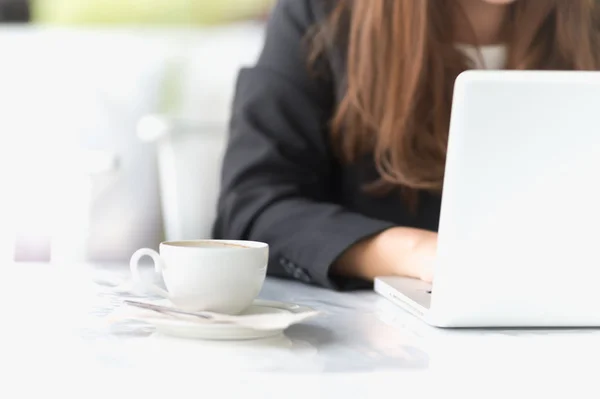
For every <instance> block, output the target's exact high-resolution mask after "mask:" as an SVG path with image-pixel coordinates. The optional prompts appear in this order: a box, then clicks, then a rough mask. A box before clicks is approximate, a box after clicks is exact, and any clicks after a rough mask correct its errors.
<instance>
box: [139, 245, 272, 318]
mask: <svg viewBox="0 0 600 399" xmlns="http://www.w3.org/2000/svg"><path fill="white" fill-rule="evenodd" d="M159 252H160V253H158V252H156V251H154V250H152V249H149V248H142V249H139V250H137V251H136V252H135V253H134V254H133V256H132V257H131V261H130V268H131V273H132V274H133V278H134V280H135V281H136V282H137V283H140V284H141V285H142V286H143V287H145V288H146V289H147V290H148V291H150V292H152V293H153V294H156V295H159V296H161V297H163V298H167V299H169V300H170V301H171V303H172V304H173V305H174V306H176V307H178V308H181V309H183V310H190V311H202V310H204V311H212V312H218V313H224V314H239V313H241V312H243V311H244V310H246V309H247V308H248V307H249V306H250V305H252V302H253V301H254V300H255V299H256V297H257V296H258V294H259V293H260V291H261V289H262V286H263V283H264V281H265V277H266V272H267V262H268V258H269V246H268V244H265V243H262V242H255V241H234V240H191V241H167V242H163V243H161V244H160V247H159ZM144 256H149V257H151V258H152V260H153V261H154V266H155V270H156V271H157V272H160V273H162V276H163V279H164V281H165V286H166V288H167V290H166V291H165V290H163V289H162V288H160V287H158V286H156V285H154V284H150V283H147V282H144V281H143V279H142V278H141V276H140V273H139V269H138V265H139V261H140V259H141V258H143V257H144Z"/></svg>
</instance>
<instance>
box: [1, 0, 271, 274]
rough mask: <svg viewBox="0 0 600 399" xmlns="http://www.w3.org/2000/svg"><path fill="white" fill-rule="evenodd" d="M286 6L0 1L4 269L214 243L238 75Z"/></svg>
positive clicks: (154, 0) (203, 0)
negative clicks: (180, 243) (275, 11)
mask: <svg viewBox="0 0 600 399" xmlns="http://www.w3.org/2000/svg"><path fill="white" fill-rule="evenodd" d="M273 3H274V0H30V1H27V0H0V51H1V52H2V55H1V57H0V59H1V62H0V110H1V111H0V112H1V116H0V132H1V133H2V134H1V136H0V137H3V140H4V142H3V143H2V145H0V174H1V176H0V182H1V183H2V185H3V187H2V188H3V190H2V194H0V205H1V206H0V213H1V214H0V260H6V261H23V262H28V261H42V262H60V263H65V262H70V261H72V262H81V261H93V262H98V261H99V262H111V261H115V262H122V261H123V260H128V259H129V257H130V255H131V254H132V253H133V251H135V250H136V249H138V248H140V247H151V248H157V246H158V243H160V241H162V240H165V239H194V238H207V237H209V236H210V226H211V224H212V221H213V218H214V211H215V209H214V207H215V204H216V196H217V192H218V177H219V172H220V160H221V156H222V151H223V148H224V145H225V139H226V137H225V136H226V132H227V124H228V119H229V111H230V110H229V106H230V102H231V100H232V95H233V90H234V85H235V79H236V76H237V72H238V70H239V68H241V67H243V66H245V65H251V64H252V63H253V62H254V61H255V60H256V57H257V55H258V52H259V51H260V47H261V45H262V40H263V29H264V22H265V19H266V18H267V16H268V14H269V11H270V9H271V8H272V6H273Z"/></svg>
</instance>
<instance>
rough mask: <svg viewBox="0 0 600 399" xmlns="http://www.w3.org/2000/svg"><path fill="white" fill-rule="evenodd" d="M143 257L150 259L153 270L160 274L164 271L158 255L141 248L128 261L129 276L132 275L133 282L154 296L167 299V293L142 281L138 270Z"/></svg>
mask: <svg viewBox="0 0 600 399" xmlns="http://www.w3.org/2000/svg"><path fill="white" fill-rule="evenodd" d="M144 256H149V257H151V258H152V261H153V262H154V270H155V271H156V272H161V273H162V271H163V269H164V266H165V262H164V261H163V259H162V258H161V257H160V255H159V253H158V252H156V251H155V250H153V249H149V248H142V249H138V250H137V251H135V253H134V254H133V255H132V256H131V260H130V261H129V268H130V269H131V274H132V275H133V280H134V281H135V282H137V283H140V284H142V286H143V287H144V288H145V289H146V290H148V291H150V292H152V293H153V294H156V295H158V296H161V297H163V298H167V299H169V297H170V295H169V293H168V292H167V291H165V290H163V289H162V288H160V287H157V286H156V285H154V284H150V283H147V282H145V281H144V280H143V279H142V276H141V275H140V271H139V269H138V266H139V263H140V260H141V259H142V258H143V257H144Z"/></svg>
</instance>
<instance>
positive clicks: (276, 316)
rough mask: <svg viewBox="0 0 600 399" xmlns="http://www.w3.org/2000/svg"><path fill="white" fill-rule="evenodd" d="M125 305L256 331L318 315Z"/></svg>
mask: <svg viewBox="0 0 600 399" xmlns="http://www.w3.org/2000/svg"><path fill="white" fill-rule="evenodd" d="M124 303H125V304H127V305H131V306H135V307H138V308H143V309H148V310H152V311H155V312H158V313H163V314H180V315H185V316H193V317H199V318H201V319H204V320H212V321H215V322H219V323H232V324H237V325H241V326H245V327H250V328H254V329H259V330H260V329H264V330H275V329H283V328H287V327H289V326H290V325H291V324H292V323H297V322H299V321H301V320H304V319H306V318H309V317H312V316H314V315H316V314H317V313H318V312H317V311H312V312H305V313H299V314H294V313H292V314H290V313H270V314H257V315H244V316H229V315H222V314H218V313H213V312H191V311H186V310H180V309H176V308H172V307H169V306H162V305H154V304H150V303H145V302H138V301H132V300H125V301H124Z"/></svg>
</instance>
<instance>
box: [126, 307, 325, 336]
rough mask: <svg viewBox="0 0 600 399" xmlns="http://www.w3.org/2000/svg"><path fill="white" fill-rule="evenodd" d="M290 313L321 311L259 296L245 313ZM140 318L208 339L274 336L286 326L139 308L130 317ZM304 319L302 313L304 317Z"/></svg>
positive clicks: (160, 327)
mask: <svg viewBox="0 0 600 399" xmlns="http://www.w3.org/2000/svg"><path fill="white" fill-rule="evenodd" d="M152 303H156V304H160V305H167V306H168V305H169V304H170V303H169V302H168V301H166V302H165V301H156V302H154V301H153V302H152ZM278 313H287V314H290V315H298V316H300V315H304V314H305V315H306V318H309V317H311V316H313V315H315V314H316V313H317V312H316V311H315V310H314V309H313V308H310V307H308V306H300V305H296V304H290V303H284V302H275V301H265V300H255V301H254V304H253V305H252V306H251V307H250V308H249V309H248V310H247V311H245V312H244V313H243V315H250V314H278ZM130 318H133V319H135V320H138V321H142V322H146V323H148V324H150V325H152V326H154V327H155V328H156V331H157V332H158V333H160V334H165V335H169V336H174V337H180V338H193V339H204V340H248V339H259V338H267V337H273V336H276V335H278V334H281V333H283V331H284V330H285V328H275V329H254V328H251V327H247V326H240V325H236V324H218V323H212V322H202V321H201V320H198V321H195V320H190V319H177V318H173V317H170V316H165V315H162V314H159V313H155V312H145V311H144V312H137V313H136V315H135V316H133V317H130ZM300 319H302V317H300Z"/></svg>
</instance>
